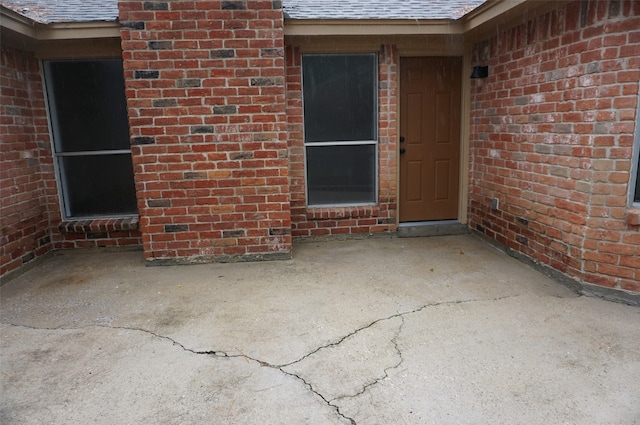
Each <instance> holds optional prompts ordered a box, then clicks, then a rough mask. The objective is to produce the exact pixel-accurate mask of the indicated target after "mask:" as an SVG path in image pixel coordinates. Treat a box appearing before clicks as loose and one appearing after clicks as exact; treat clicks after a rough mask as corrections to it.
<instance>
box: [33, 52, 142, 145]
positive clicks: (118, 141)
mask: <svg viewBox="0 0 640 425" xmlns="http://www.w3.org/2000/svg"><path fill="white" fill-rule="evenodd" d="M45 69H46V72H47V74H48V75H47V77H48V78H47V93H48V95H49V106H50V110H51V114H52V117H53V118H54V119H53V120H52V122H51V125H52V127H53V131H54V134H55V136H56V137H55V144H56V151H57V152H59V153H60V152H76V151H88V150H108V149H129V127H128V121H127V107H126V99H125V92H124V81H123V75H122V61H120V60H99V61H60V62H47V63H46V65H45Z"/></svg>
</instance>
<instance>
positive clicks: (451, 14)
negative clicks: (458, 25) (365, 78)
mask: <svg viewBox="0 0 640 425" xmlns="http://www.w3.org/2000/svg"><path fill="white" fill-rule="evenodd" d="M486 1H487V0H284V1H283V5H284V11H285V13H286V16H287V17H288V18H290V19H412V20H413V19H460V18H462V17H463V16H464V15H466V14H467V13H469V12H471V11H472V10H474V9H476V8H477V7H479V6H480V5H482V4H483V3H485V2H486Z"/></svg>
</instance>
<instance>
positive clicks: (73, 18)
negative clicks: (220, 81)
mask: <svg viewBox="0 0 640 425" xmlns="http://www.w3.org/2000/svg"><path fill="white" fill-rule="evenodd" d="M485 1H487V0H283V5H284V11H285V13H286V17H287V18H288V19H459V18H461V17H463V16H464V15H466V14H467V13H469V12H471V11H472V10H474V9H476V8H477V7H478V6H480V5H481V4H483V3H485ZM0 4H2V5H3V6H5V7H6V8H8V9H11V10H13V11H14V12H17V13H19V14H20V15H23V16H25V17H27V18H29V19H32V20H33V21H35V22H38V23H41V24H52V23H64V22H95V21H108V22H114V21H116V19H117V17H118V1H117V0H0Z"/></svg>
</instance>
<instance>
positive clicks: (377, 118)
mask: <svg viewBox="0 0 640 425" xmlns="http://www.w3.org/2000/svg"><path fill="white" fill-rule="evenodd" d="M308 56H371V57H372V58H373V86H374V87H373V103H374V104H373V111H374V115H375V116H374V118H373V124H374V125H373V131H374V138H373V139H372V140H353V141H338V140H336V141H320V142H307V138H306V131H305V124H304V121H305V116H306V110H305V106H304V105H305V102H304V96H305V82H304V60H305V57H308ZM379 67H380V64H379V59H378V53H377V52H345V53H342V52H340V53H303V54H302V58H301V65H300V71H301V76H300V77H301V91H302V119H303V130H302V132H303V145H304V183H305V184H304V187H305V201H306V204H307V207H309V208H344V207H358V206H371V205H377V204H378V197H379V184H380V183H379V180H380V175H379V174H380V171H379V149H380V148H379V146H380V143H379V137H380V136H379V134H380V109H379V108H380V99H379V97H380V84H379V81H378V80H379ZM365 145H366V146H372V145H373V146H374V149H373V150H374V159H373V161H374V165H373V174H374V176H373V178H374V182H373V191H374V193H373V200H372V201H369V202H347V203H320V204H312V203H310V202H309V173H308V167H307V164H308V149H307V148H309V147H330V146H365Z"/></svg>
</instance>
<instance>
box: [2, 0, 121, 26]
mask: <svg viewBox="0 0 640 425" xmlns="http://www.w3.org/2000/svg"><path fill="white" fill-rule="evenodd" d="M0 4H2V5H3V6H4V7H6V8H7V9H11V10H13V11H14V12H16V13H19V14H20V15H22V16H25V17H27V18H29V19H31V20H33V21H34V22H37V23H40V24H56V23H69V22H98V21H105V22H115V21H116V20H117V18H118V1H117V0H1V1H0Z"/></svg>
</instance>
